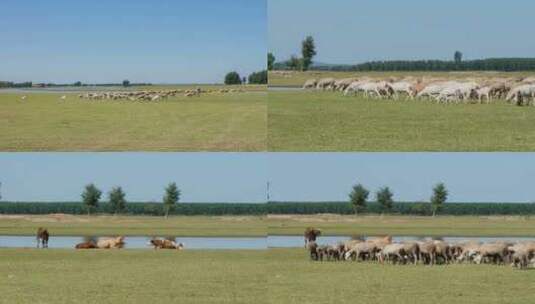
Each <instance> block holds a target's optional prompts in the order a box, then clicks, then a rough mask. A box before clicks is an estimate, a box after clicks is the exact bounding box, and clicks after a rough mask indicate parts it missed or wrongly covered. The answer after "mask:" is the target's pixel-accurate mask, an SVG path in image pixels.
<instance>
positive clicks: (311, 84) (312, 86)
mask: <svg viewBox="0 0 535 304" xmlns="http://www.w3.org/2000/svg"><path fill="white" fill-rule="evenodd" d="M317 85H318V81H317V80H316V79H309V80H307V81H306V82H305V84H304V85H303V89H305V90H306V89H315V88H316V86H317Z"/></svg>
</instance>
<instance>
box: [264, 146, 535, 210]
mask: <svg viewBox="0 0 535 304" xmlns="http://www.w3.org/2000/svg"><path fill="white" fill-rule="evenodd" d="M268 168H269V176H270V179H271V180H272V184H273V185H272V187H271V188H272V190H273V195H272V197H271V199H272V200H304V201H309V200H314V201H325V200H347V194H348V193H349V191H350V190H351V186H352V185H353V184H355V183H362V184H363V185H364V186H365V187H367V188H368V189H369V190H370V191H371V192H372V193H375V191H376V190H377V189H378V188H380V187H383V186H389V187H390V188H391V189H392V191H393V192H394V198H395V199H397V200H401V201H414V200H416V201H418V200H428V199H429V197H430V196H431V189H432V187H433V186H434V185H435V184H436V183H438V182H444V183H445V184H446V186H447V188H448V189H449V190H450V198H449V200H450V201H463V202H467V201H477V202H500V201H502V202H503V201H505V202H535V188H534V187H533V181H534V180H535V154H533V153H525V154H522V153H315V154H314V153H312V154H303V153H299V154H274V155H272V156H270V158H269V165H268Z"/></svg>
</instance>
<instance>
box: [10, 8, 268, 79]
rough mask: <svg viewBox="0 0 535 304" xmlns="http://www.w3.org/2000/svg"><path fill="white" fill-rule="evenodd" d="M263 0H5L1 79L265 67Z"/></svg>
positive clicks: (162, 75) (187, 74) (218, 74)
mask: <svg viewBox="0 0 535 304" xmlns="http://www.w3.org/2000/svg"><path fill="white" fill-rule="evenodd" d="M266 1H267V0H195V1H176V0H158V1H147V0H129V1H123V0H106V1H70V0H47V1H40V0H25V1H19V0H2V2H1V4H0V80H13V81H27V80H30V81H34V82H45V81H46V82H49V81H50V82H58V83H61V82H66V83H71V82H75V81H78V80H79V81H82V82H85V83H95V82H122V80H124V79H129V80H130V81H131V82H152V83H214V82H222V81H223V77H224V75H225V73H226V72H230V71H233V70H236V71H238V72H239V73H241V74H244V76H247V75H248V74H249V73H251V72H252V71H258V70H262V69H265V67H266V49H267V20H266V18H267V13H266V10H267V8H266V6H267V4H266Z"/></svg>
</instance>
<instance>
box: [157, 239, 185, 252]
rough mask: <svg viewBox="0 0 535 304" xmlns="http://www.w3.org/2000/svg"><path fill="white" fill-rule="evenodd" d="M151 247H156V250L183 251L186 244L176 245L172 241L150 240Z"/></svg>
mask: <svg viewBox="0 0 535 304" xmlns="http://www.w3.org/2000/svg"><path fill="white" fill-rule="evenodd" d="M150 245H152V246H154V249H177V250H182V249H183V248H184V244H182V243H178V244H177V243H175V242H174V241H171V240H161V239H152V240H150Z"/></svg>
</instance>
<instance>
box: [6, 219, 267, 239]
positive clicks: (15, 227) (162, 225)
mask: <svg viewBox="0 0 535 304" xmlns="http://www.w3.org/2000/svg"><path fill="white" fill-rule="evenodd" d="M39 227H46V228H48V230H49V232H50V233H51V235H53V236H54V235H55V236H59V235H65V236H68V235H81V236H93V235H125V236H128V235H155V236H265V235H266V233H267V222H266V218H265V217H261V216H171V217H169V218H168V219H164V218H162V217H150V216H91V217H87V216H73V215H0V235H35V232H36V231H37V228H39Z"/></svg>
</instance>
